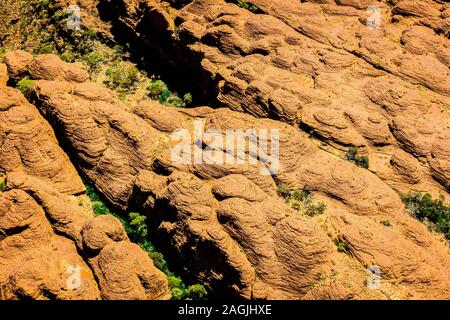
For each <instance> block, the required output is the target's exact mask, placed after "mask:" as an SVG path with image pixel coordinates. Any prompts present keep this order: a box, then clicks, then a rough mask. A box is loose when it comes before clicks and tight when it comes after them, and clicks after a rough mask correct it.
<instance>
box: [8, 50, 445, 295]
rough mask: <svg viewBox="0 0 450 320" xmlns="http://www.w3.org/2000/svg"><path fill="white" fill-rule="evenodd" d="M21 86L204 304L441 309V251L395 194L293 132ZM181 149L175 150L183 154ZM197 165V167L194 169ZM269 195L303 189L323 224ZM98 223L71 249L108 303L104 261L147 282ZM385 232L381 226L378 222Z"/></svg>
mask: <svg viewBox="0 0 450 320" xmlns="http://www.w3.org/2000/svg"><path fill="white" fill-rule="evenodd" d="M41 59H55V57H51V58H50V57H49V56H44V57H38V58H36V59H34V60H32V61H31V62H30V63H29V64H28V65H27V66H26V68H27V69H28V70H34V69H35V67H34V64H39V65H41V66H45V65H46V64H45V63H42V60H41ZM42 72H43V73H45V71H42ZM30 74H31V73H30ZM49 74H51V73H49ZM53 74H55V75H57V74H59V72H53ZM31 77H32V78H34V82H35V86H34V88H33V93H32V94H31V95H30V99H31V101H33V102H34V104H35V105H36V106H37V107H38V108H39V110H40V111H41V113H42V114H43V115H44V116H45V117H46V119H47V120H48V121H49V123H50V124H52V125H53V127H54V129H55V131H56V134H57V135H58V137H60V139H61V141H63V144H64V145H65V146H66V147H67V152H68V153H69V154H70V155H71V157H72V159H73V161H74V163H76V164H77V167H78V168H79V170H81V171H82V172H83V173H84V174H85V175H86V176H87V177H88V178H89V180H90V181H92V182H93V183H94V184H95V185H96V186H97V188H98V189H99V190H100V191H101V192H102V194H104V195H105V196H106V197H107V198H108V199H109V200H110V201H111V203H113V204H114V205H116V206H117V207H121V208H123V209H126V208H138V209H139V210H140V211H141V212H145V213H146V214H147V215H148V218H149V219H148V220H149V224H150V227H151V230H152V232H155V233H156V234H157V235H158V238H159V239H160V241H161V243H163V244H164V245H165V249H166V251H167V252H168V253H169V254H170V255H171V256H173V258H174V259H176V260H177V261H178V262H179V263H180V264H181V265H182V266H183V267H184V268H185V269H186V270H187V272H189V273H190V274H191V275H192V276H193V277H196V278H197V280H201V281H203V282H204V283H205V284H206V285H207V286H208V287H209V288H210V290H211V291H212V293H213V294H214V293H216V294H225V295H227V296H228V295H234V296H240V297H243V298H247V299H249V298H273V299H281V298H284V299H302V298H305V299H307V298H340V299H345V298H359V299H361V298H378V299H380V298H407V297H412V298H416V299H419V298H448V296H449V292H450V278H449V273H448V270H449V269H450V255H449V252H448V247H447V246H446V244H445V243H444V242H443V241H442V239H440V238H439V237H438V236H436V235H435V234H432V233H430V232H429V231H427V230H426V228H425V226H423V225H422V224H421V223H420V222H418V221H416V220H415V219H413V218H411V217H410V216H409V215H408V214H407V213H406V210H405V208H404V206H403V204H402V202H401V201H400V198H399V196H398V194H397V193H396V192H395V191H394V190H393V189H392V188H391V187H390V186H389V185H388V184H387V183H385V182H383V181H382V180H381V179H380V178H379V177H378V176H377V175H376V174H374V173H372V172H370V171H368V170H365V169H362V168H359V167H357V166H356V165H354V164H353V163H351V162H348V161H345V160H342V159H339V158H338V157H336V156H334V155H332V154H330V153H329V152H327V151H324V150H322V149H320V148H319V147H318V146H317V145H316V143H315V142H313V141H312V140H311V139H310V138H309V136H308V134H306V133H304V132H302V131H300V130H299V129H298V128H295V127H294V126H292V125H290V124H286V123H283V122H280V121H275V120H270V119H261V118H259V117H255V116H252V115H247V114H245V113H242V112H238V111H232V110H230V109H229V108H219V109H212V108H209V107H198V108H192V109H176V108H170V107H166V106H162V105H160V104H159V103H158V102H155V101H151V100H143V101H141V102H140V103H138V104H137V105H135V106H134V107H133V108H132V109H131V111H126V108H125V106H124V105H123V103H122V102H121V101H120V100H118V99H117V98H116V97H115V94H114V93H113V92H112V91H110V90H108V89H105V88H103V87H102V86H100V85H98V84H94V83H90V82H69V81H65V80H62V79H61V78H54V79H53V78H52V77H51V76H49V75H46V76H45V77H42V78H41V77H40V76H39V75H36V74H35V75H31ZM377 93H380V92H379V91H377ZM321 116H322V117H325V116H326V113H325V115H322V114H321ZM328 119H329V121H332V120H333V119H332V117H329V118H328ZM199 125H200V126H201V128H200V131H203V130H204V132H205V133H204V134H202V135H198V131H199V128H198V126H199ZM335 126H336V127H339V126H340V124H339V123H336V124H335ZM208 129H209V131H208ZM212 130H214V131H212ZM230 130H235V132H236V131H237V130H243V131H247V130H250V131H249V132H250V133H249V134H248V135H247V136H246V139H247V140H246V141H247V143H248V145H247V146H249V147H248V148H246V149H245V152H244V154H235V153H230V152H229V150H228V149H226V145H224V141H225V140H223V139H224V138H225V136H226V134H227V132H229V131H230ZM262 130H268V134H269V136H265V137H264V138H263V139H264V140H270V144H272V143H274V140H271V139H269V138H268V137H270V134H271V133H277V134H278V135H279V139H278V143H279V150H278V151H277V150H276V148H273V146H270V147H268V148H267V149H266V150H264V153H255V152H254V149H252V145H253V144H255V140H254V139H253V138H252V137H253V136H252V133H254V132H264V131H262ZM208 132H209V134H207V133H208ZM378 136H379V135H378ZM180 139H181V140H183V139H185V140H184V142H185V144H183V145H181V146H183V147H184V148H181V149H180V148H179V147H180V143H179V142H180ZM259 142H261V141H259ZM252 150H253V151H252ZM436 150H439V149H436ZM196 154H199V155H200V157H201V158H200V159H201V161H195V155H196ZM436 154H437V156H439V151H437V152H436ZM277 155H279V162H277V161H275V160H274V159H276V158H277ZM191 156H193V158H192V157H191ZM221 159H222V160H224V159H227V160H226V161H221ZM242 159H245V161H240V160H242ZM388 161H391V159H388ZM392 163H393V164H392V166H393V169H392V170H396V172H399V173H398V174H399V175H400V176H402V177H403V176H404V177H405V178H404V179H405V180H408V181H416V180H417V179H420V178H421V169H420V168H421V164H418V163H417V160H416V158H415V157H413V156H410V155H405V154H404V153H401V152H400V153H395V156H393V157H392ZM436 165H441V164H439V162H436ZM409 168H411V169H409ZM402 179H403V178H402ZM13 181H14V180H13ZM10 183H12V182H10V181H9V179H8V184H10ZM281 183H283V184H286V185H288V186H289V187H291V189H297V188H303V187H308V188H309V189H310V190H311V191H313V194H314V197H316V198H317V199H320V200H321V201H323V202H324V203H325V204H326V205H327V210H326V212H325V213H324V214H323V215H320V216H316V217H307V216H303V215H301V214H300V213H299V212H296V211H294V210H293V209H292V208H290V206H289V205H288V204H286V202H285V201H284V200H283V199H282V198H280V197H278V196H277V193H276V186H277V184H281ZM25 190H28V189H27V188H25ZM29 192H30V191H29ZM35 192H36V194H38V192H37V191H35ZM30 193H31V194H32V195H33V192H30ZM33 196H34V195H33ZM37 197H39V195H37ZM40 202H41V200H40ZM104 219H106V218H105V217H97V218H95V219H94V220H93V221H92V220H90V221H91V222H90V223H87V224H84V225H83V227H82V228H81V232H80V235H81V238H80V239H81V240H80V242H79V243H80V244H79V246H80V247H81V248H83V250H84V251H85V252H86V253H87V254H89V255H88V263H89V265H91V266H92V269H93V270H94V272H95V273H98V270H102V272H101V273H102V274H104V275H105V277H106V278H105V280H103V279H100V280H99V283H100V285H101V287H102V283H103V281H107V280H108V279H113V280H111V281H112V283H111V285H104V286H103V289H102V293H103V294H105V295H106V296H107V297H111V298H114V297H115V295H116V294H117V291H118V289H117V288H116V285H118V284H120V283H122V282H121V281H123V278H122V275H121V274H120V273H119V272H114V271H111V272H109V271H108V270H109V269H108V267H105V263H107V262H108V261H109V262H110V263H111V265H112V266H110V268H113V267H114V266H117V268H118V269H120V270H122V267H123V268H125V269H126V270H129V269H130V267H129V266H131V268H133V266H134V268H135V269H132V270H133V274H136V277H133V280H132V281H136V282H137V281H138V280H139V279H141V277H142V275H147V276H149V275H148V273H146V272H144V271H142V270H141V269H139V268H138V267H137V266H138V265H141V264H137V263H135V261H134V260H133V259H132V258H131V256H133V257H134V258H136V259H137V258H138V257H139V254H136V255H133V254H132V253H131V251H132V250H134V249H132V248H128V247H129V246H130V245H129V244H126V243H123V240H124V238H125V234H124V233H123V231H121V230H118V229H116V227H115V223H114V222H108V221H104ZM386 220H388V221H389V225H385V224H382V223H381V222H383V221H386ZM75 225H76V224H74V227H73V229H75V230H78V229H77V228H78V227H75ZM96 228H98V230H97V229H96ZM341 242H343V243H345V245H346V248H347V249H346V252H338V250H337V248H336V245H335V243H341ZM112 245H115V246H116V247H117V248H115V247H112ZM122 247H126V248H127V250H126V252H127V253H125V252H121V251H120V248H122ZM99 248H103V249H101V251H100V253H99V254H98V250H99ZM341 251H342V250H341ZM121 259H123V260H121ZM121 261H126V262H121ZM373 265H376V266H378V267H379V268H380V269H381V272H382V280H381V285H382V287H383V290H370V289H369V288H368V287H367V286H366V285H365V281H366V280H367V278H368V277H370V275H371V273H370V271H368V268H370V266H373ZM105 270H106V271H105ZM147 279H148V282H145V281H144V284H143V288H141V289H142V290H141V291H139V292H141V293H147V292H155V288H148V287H146V285H145V284H146V283H159V282H158V281H157V279H156V280H155V277H154V276H149V278H147ZM150 280H151V281H150ZM133 283H134V282H133ZM140 283H141V284H142V281H141V282H140ZM139 292H137V291H133V294H136V295H138V294H139ZM158 292H159V291H158ZM131 296H133V295H131ZM133 297H134V296H133Z"/></svg>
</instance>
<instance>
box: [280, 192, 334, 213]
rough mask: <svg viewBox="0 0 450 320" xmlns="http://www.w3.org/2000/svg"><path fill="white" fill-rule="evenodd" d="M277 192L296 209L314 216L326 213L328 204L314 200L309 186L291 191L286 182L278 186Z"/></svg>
mask: <svg viewBox="0 0 450 320" xmlns="http://www.w3.org/2000/svg"><path fill="white" fill-rule="evenodd" d="M277 193H278V195H279V196H280V197H282V198H284V199H285V200H286V202H287V203H288V204H289V205H290V206H291V207H292V208H293V209H294V210H296V211H298V212H300V213H302V214H304V215H306V216H309V217H314V216H317V215H321V214H323V213H325V210H326V208H327V206H326V205H325V204H324V203H322V202H320V201H314V199H313V196H312V192H311V191H310V190H309V188H308V186H305V187H304V188H303V189H297V190H294V191H291V190H290V188H289V187H288V186H286V185H285V184H280V185H278V186H277Z"/></svg>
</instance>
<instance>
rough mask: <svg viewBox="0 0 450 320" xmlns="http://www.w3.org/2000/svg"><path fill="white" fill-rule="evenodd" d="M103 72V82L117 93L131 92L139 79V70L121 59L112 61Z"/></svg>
mask: <svg viewBox="0 0 450 320" xmlns="http://www.w3.org/2000/svg"><path fill="white" fill-rule="evenodd" d="M105 74H106V77H107V78H106V80H105V84H106V85H107V86H108V87H110V88H112V89H115V90H116V91H117V92H119V93H129V92H133V91H134V89H135V88H136V84H137V82H138V81H139V70H138V69H137V68H136V67H135V66H134V65H128V64H126V63H124V62H121V61H114V62H113V63H112V64H111V66H110V67H109V68H108V69H106V71H105Z"/></svg>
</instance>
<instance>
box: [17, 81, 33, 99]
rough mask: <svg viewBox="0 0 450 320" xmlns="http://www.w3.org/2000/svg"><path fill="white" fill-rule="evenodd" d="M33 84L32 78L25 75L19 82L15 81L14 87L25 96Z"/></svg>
mask: <svg viewBox="0 0 450 320" xmlns="http://www.w3.org/2000/svg"><path fill="white" fill-rule="evenodd" d="M35 85H36V84H35V83H34V81H33V80H31V79H30V78H29V77H28V76H25V77H23V78H22V79H21V80H20V81H19V82H17V84H16V88H17V89H18V90H19V91H20V92H22V93H23V94H24V95H25V96H28V95H29V94H30V93H31V91H32V89H33V87H34V86H35Z"/></svg>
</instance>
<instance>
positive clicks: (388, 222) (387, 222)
mask: <svg viewBox="0 0 450 320" xmlns="http://www.w3.org/2000/svg"><path fill="white" fill-rule="evenodd" d="M380 223H381V224H382V225H383V226H386V227H390V226H391V222H390V221H389V220H387V219H385V220H382V221H381V222H380Z"/></svg>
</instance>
